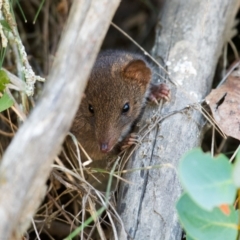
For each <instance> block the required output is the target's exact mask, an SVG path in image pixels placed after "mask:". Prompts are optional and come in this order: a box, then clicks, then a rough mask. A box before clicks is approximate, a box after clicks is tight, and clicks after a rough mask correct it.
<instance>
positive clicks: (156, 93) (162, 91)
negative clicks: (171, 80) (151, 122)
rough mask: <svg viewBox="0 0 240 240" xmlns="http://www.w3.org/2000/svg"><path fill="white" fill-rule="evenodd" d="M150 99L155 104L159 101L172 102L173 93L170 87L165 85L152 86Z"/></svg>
mask: <svg viewBox="0 0 240 240" xmlns="http://www.w3.org/2000/svg"><path fill="white" fill-rule="evenodd" d="M148 99H149V100H150V101H151V102H154V103H158V101H159V100H161V99H164V100H166V101H170V99H171V92H170V89H169V87H168V86H167V85H166V84H165V83H161V84H159V85H152V86H151V89H150V94H149V96H148Z"/></svg>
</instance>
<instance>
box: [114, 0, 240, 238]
mask: <svg viewBox="0 0 240 240" xmlns="http://www.w3.org/2000/svg"><path fill="white" fill-rule="evenodd" d="M238 4H239V2H238V0H212V1H199V0H186V1H179V0H169V1H165V5H164V7H163V9H162V14H161V16H160V20H159V23H158V28H157V36H156V41H155V45H154V48H153V55H154V56H155V57H156V59H157V60H159V59H161V58H163V60H164V62H165V63H167V65H168V72H169V75H170V79H171V80H172V81H173V82H175V83H176V84H177V86H176V87H174V86H173V85H170V83H168V85H170V86H171V92H172V100H171V102H170V103H166V104H165V105H164V109H163V111H162V113H161V114H162V115H164V114H167V113H171V112H172V111H176V110H179V109H182V108H184V107H187V106H188V105H192V104H194V103H196V102H199V101H200V100H201V99H204V98H205V96H206V94H207V93H208V92H209V91H210V88H211V85H212V80H213V76H214V72H215V68H216V64H217V61H218V58H219V56H220V54H221V50H222V47H223V44H224V43H225V42H226V40H228V39H226V37H229V35H228V34H229V33H230V30H231V27H232V26H233V19H234V17H235V14H236V11H237V9H238ZM165 77H166V76H165ZM198 106H199V105H198ZM154 111H155V112H156V108H155V109H153V108H150V107H148V108H147V109H146V111H145V118H143V121H142V124H144V123H145V119H146V118H147V116H148V118H149V116H153V114H154ZM151 120H152V121H153V119H151ZM148 122H149V121H148ZM203 125H204V121H203V116H202V114H201V113H200V111H199V110H194V108H190V110H189V111H184V112H183V111H180V112H178V113H176V114H174V115H172V116H171V117H168V118H166V119H165V120H163V121H162V122H161V125H160V128H157V127H155V128H154V130H153V131H151V132H150V134H148V135H147V137H146V138H144V139H143V142H142V144H141V146H140V148H139V149H138V150H137V151H136V152H135V154H134V156H133V157H132V159H131V160H130V161H129V162H128V164H127V169H139V168H141V169H143V168H146V167H149V166H160V167H159V168H153V169H151V170H141V171H138V170H136V171H131V172H130V173H127V174H125V175H124V178H125V179H126V180H127V182H130V184H129V183H126V182H122V183H121V187H120V195H119V199H118V212H119V214H120V216H121V218H122V221H123V225H124V226H119V228H118V235H119V239H126V236H128V239H137V240H141V239H142V240H145V239H154V240H157V239H160V240H163V239H172V240H176V239H181V236H182V230H181V227H180V225H179V223H178V219H177V214H176V210H175V204H176V201H177V199H178V197H179V196H180V194H181V192H182V188H181V185H180V183H179V180H178V176H177V168H178V163H179V159H180V158H181V156H182V155H183V154H184V153H185V152H187V151H188V150H190V149H192V148H194V147H197V146H200V144H201V140H202V127H203Z"/></svg>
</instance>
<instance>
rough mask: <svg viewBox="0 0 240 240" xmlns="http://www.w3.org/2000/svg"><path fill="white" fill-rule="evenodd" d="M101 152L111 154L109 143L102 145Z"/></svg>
mask: <svg viewBox="0 0 240 240" xmlns="http://www.w3.org/2000/svg"><path fill="white" fill-rule="evenodd" d="M100 150H101V151H102V152H103V153H107V152H109V151H110V150H111V149H110V148H109V144H108V143H100Z"/></svg>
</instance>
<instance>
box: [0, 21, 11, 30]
mask: <svg viewBox="0 0 240 240" xmlns="http://www.w3.org/2000/svg"><path fill="white" fill-rule="evenodd" d="M0 24H1V25H2V26H3V27H4V28H5V29H6V30H7V31H11V28H10V26H9V24H8V22H7V21H6V20H0Z"/></svg>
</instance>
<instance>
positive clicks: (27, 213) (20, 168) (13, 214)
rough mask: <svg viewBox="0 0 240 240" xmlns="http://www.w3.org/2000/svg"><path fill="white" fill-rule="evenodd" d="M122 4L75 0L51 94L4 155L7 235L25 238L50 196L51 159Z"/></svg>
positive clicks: (0, 169)
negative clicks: (116, 11)
mask: <svg viewBox="0 0 240 240" xmlns="http://www.w3.org/2000/svg"><path fill="white" fill-rule="evenodd" d="M118 4H119V0H112V1H108V0H98V1H79V0H75V1H74V3H73V6H72V9H71V13H70V16H69V19H68V23H67V25H66V28H65V32H64V34H63V37H62V40H61V43H60V46H59V49H58V52H57V54H56V59H55V62H54V65H53V67H52V71H51V73H50V76H49V78H48V84H47V85H46V89H45V92H44V94H43V96H42V98H41V100H40V102H39V103H38V105H37V107H36V108H35V109H34V110H33V112H32V114H31V115H30V117H29V119H28V120H27V121H26V122H25V123H24V124H23V126H22V127H21V128H20V129H19V131H18V133H17V134H16V136H15V137H14V139H13V141H12V143H11V145H10V146H9V147H8V149H7V151H6V153H5V155H4V157H3V159H2V163H1V166H0V184H1V185H0V219H1V224H0V236H1V238H2V239H13V238H16V239H19V236H20V235H21V233H23V231H25V230H26V228H27V227H28V226H29V222H30V220H31V217H32V216H33V214H34V212H35V211H36V209H37V207H38V206H39V204H40V203H41V200H42V198H43V197H44V193H45V188H46V187H45V182H46V180H47V178H48V175H49V173H50V171H51V163H52V162H53V159H54V157H55V156H56V155H57V154H58V153H59V150H60V146H61V144H62V142H63V140H64V138H65V135H66V134H67V132H68V129H69V128H70V125H71V122H72V120H73V118H74V115H75V113H76V111H77V108H78V105H79V102H80V99H81V96H82V93H83V91H84V88H85V85H86V81H87V78H88V75H89V72H90V70H91V67H92V65H93V63H94V60H95V58H96V55H97V52H98V50H99V48H100V44H101V42H102V40H103V38H104V35H105V33H106V31H107V29H108V26H109V24H110V21H111V19H112V17H113V14H114V12H115V10H116V8H117V6H118Z"/></svg>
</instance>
